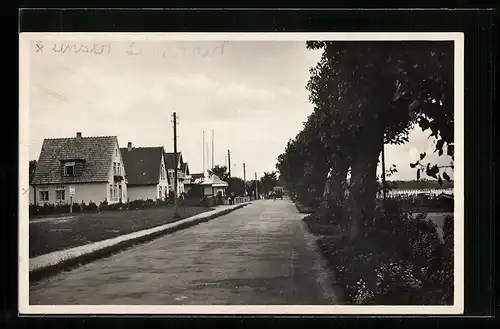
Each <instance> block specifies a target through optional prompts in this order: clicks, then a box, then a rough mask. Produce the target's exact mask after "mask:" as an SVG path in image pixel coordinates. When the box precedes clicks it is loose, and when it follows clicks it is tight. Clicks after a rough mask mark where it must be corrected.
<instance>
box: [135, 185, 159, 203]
mask: <svg viewBox="0 0 500 329" xmlns="http://www.w3.org/2000/svg"><path fill="white" fill-rule="evenodd" d="M128 198H129V201H134V200H141V199H142V200H146V199H152V200H156V199H157V198H158V186H157V185H146V186H129V187H128Z"/></svg>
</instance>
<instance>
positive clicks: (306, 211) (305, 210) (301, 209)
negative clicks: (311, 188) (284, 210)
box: [295, 202, 316, 214]
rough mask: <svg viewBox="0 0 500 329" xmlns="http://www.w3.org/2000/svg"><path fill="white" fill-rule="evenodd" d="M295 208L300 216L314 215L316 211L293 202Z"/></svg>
mask: <svg viewBox="0 0 500 329" xmlns="http://www.w3.org/2000/svg"><path fill="white" fill-rule="evenodd" d="M295 207H296V208H297V210H298V211H299V213H301V214H314V213H315V212H316V209H315V208H314V207H311V206H305V205H302V204H300V203H299V202H295Z"/></svg>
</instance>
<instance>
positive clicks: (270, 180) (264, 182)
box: [254, 171, 278, 193]
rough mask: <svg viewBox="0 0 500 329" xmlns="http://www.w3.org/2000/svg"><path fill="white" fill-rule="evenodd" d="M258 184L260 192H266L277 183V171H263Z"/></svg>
mask: <svg viewBox="0 0 500 329" xmlns="http://www.w3.org/2000/svg"><path fill="white" fill-rule="evenodd" d="M260 185H261V188H262V192H263V193H268V192H269V191H271V190H272V189H273V188H274V187H275V186H277V185H278V173H277V172H276V171H271V172H264V175H263V176H262V177H261V178H260ZM254 189H255V186H254Z"/></svg>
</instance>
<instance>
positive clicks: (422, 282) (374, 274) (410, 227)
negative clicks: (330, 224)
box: [321, 202, 453, 305]
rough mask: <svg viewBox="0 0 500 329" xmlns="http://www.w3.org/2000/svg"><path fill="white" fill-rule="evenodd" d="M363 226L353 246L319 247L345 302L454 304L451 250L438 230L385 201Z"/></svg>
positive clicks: (338, 244)
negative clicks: (452, 296) (344, 293)
mask: <svg viewBox="0 0 500 329" xmlns="http://www.w3.org/2000/svg"><path fill="white" fill-rule="evenodd" d="M450 222H451V220H450V219H448V224H447V225H448V228H447V229H446V231H447V233H446V236H447V237H448V239H450V233H449V232H450V231H451V232H452V231H453V230H452V227H453V225H452V224H450ZM364 225H365V234H364V235H363V236H360V237H359V238H358V239H356V240H354V241H352V242H347V241H345V242H343V243H342V242H341V241H339V242H338V243H336V244H332V245H329V246H325V245H323V246H321V247H322V249H323V252H325V253H326V254H327V257H329V258H330V260H331V263H332V264H333V265H334V266H335V274H336V277H337V281H338V282H341V283H342V285H343V286H344V288H345V291H346V299H347V302H350V303H354V304H384V305H398V304H420V305H424V304H447V303H451V302H452V298H451V297H450V294H451V295H452V292H453V280H452V276H451V277H450V274H451V275H452V273H453V262H452V261H453V255H452V251H453V248H452V246H451V247H450V245H449V242H448V245H446V242H445V243H443V242H442V241H441V240H440V239H439V235H438V233H437V229H436V226H435V225H434V224H433V223H432V222H431V221H429V220H427V218H426V215H420V216H418V217H417V218H414V216H413V214H412V213H411V212H409V211H408V210H406V209H403V208H400V207H399V206H398V205H397V203H391V202H388V203H386V204H385V205H384V206H379V207H378V208H377V209H376V212H375V217H374V218H373V219H372V220H369V221H366V222H365V223H364ZM450 227H451V229H450ZM450 251H451V253H450Z"/></svg>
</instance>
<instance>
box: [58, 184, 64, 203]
mask: <svg viewBox="0 0 500 329" xmlns="http://www.w3.org/2000/svg"><path fill="white" fill-rule="evenodd" d="M56 200H57V201H59V202H61V201H65V200H66V190H65V188H64V186H61V187H56Z"/></svg>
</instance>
